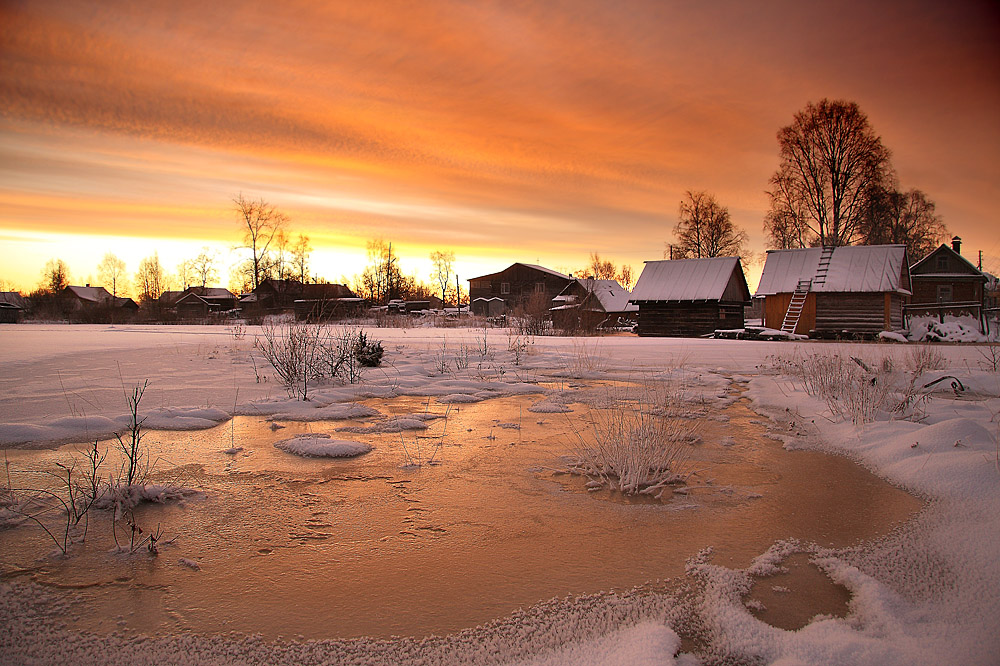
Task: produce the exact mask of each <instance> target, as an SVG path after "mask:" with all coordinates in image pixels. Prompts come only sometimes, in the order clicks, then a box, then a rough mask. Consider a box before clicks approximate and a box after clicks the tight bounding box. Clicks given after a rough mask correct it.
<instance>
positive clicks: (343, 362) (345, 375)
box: [254, 322, 385, 400]
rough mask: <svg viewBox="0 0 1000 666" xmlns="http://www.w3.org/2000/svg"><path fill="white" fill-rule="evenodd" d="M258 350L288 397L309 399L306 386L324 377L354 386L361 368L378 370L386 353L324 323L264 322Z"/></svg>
mask: <svg viewBox="0 0 1000 666" xmlns="http://www.w3.org/2000/svg"><path fill="white" fill-rule="evenodd" d="M261 335H262V338H263V339H261V338H257V340H256V341H255V342H254V346H255V347H256V348H257V349H258V350H259V351H260V353H261V354H262V355H263V356H264V358H265V359H266V360H267V362H268V363H270V364H271V367H273V368H274V371H275V373H277V375H278V379H279V380H281V383H282V385H283V386H284V387H285V390H286V391H288V395H289V396H293V397H297V398H299V399H301V400H308V399H309V387H310V385H312V384H314V383H315V382H317V381H320V380H322V379H325V378H330V379H334V378H336V379H339V380H341V381H343V382H346V383H350V384H356V383H357V382H359V381H360V380H361V369H362V368H363V367H377V366H378V365H380V364H381V362H382V356H383V354H384V353H385V350H384V349H383V348H382V342H381V341H380V340H369V339H368V337H367V335H366V334H365V332H364V331H363V330H361V329H357V328H343V329H336V330H334V329H332V328H331V327H330V326H328V325H326V324H304V323H299V322H289V323H284V324H275V323H265V324H264V325H263V326H262V327H261Z"/></svg>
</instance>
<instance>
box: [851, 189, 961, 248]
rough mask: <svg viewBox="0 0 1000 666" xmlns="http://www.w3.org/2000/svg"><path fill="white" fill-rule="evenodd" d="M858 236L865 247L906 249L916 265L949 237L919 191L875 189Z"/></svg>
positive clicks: (931, 203)
mask: <svg viewBox="0 0 1000 666" xmlns="http://www.w3.org/2000/svg"><path fill="white" fill-rule="evenodd" d="M860 235H861V240H862V242H863V243H864V244H865V245H883V244H889V243H895V244H900V245H906V250H907V254H908V255H909V256H910V259H912V260H914V261H916V260H917V259H919V258H921V257H923V256H925V255H927V254H929V253H930V252H931V251H932V250H934V249H935V248H936V247H937V246H938V245H939V244H941V242H942V241H944V239H946V238H947V237H948V235H949V234H948V229H947V227H945V225H944V223H943V222H942V221H941V218H940V216H938V214H937V213H936V212H935V206H934V202H933V201H931V200H930V199H928V198H927V195H926V194H924V193H923V192H921V191H920V190H910V191H909V192H900V191H899V190H898V189H896V188H895V187H893V188H885V187H877V188H873V190H872V191H871V192H870V193H869V194H868V209H867V214H866V215H865V217H864V219H863V220H862V225H861V230H860Z"/></svg>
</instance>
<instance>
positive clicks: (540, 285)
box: [535, 282, 545, 294]
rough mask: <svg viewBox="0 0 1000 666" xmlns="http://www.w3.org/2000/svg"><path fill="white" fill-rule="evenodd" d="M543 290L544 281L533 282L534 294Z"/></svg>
mask: <svg viewBox="0 0 1000 666" xmlns="http://www.w3.org/2000/svg"><path fill="white" fill-rule="evenodd" d="M543 291H545V283H544V282H536V283H535V293H536V294H540V293H542V292H543Z"/></svg>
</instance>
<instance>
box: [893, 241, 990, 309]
mask: <svg viewBox="0 0 1000 666" xmlns="http://www.w3.org/2000/svg"><path fill="white" fill-rule="evenodd" d="M910 278H911V279H912V281H913V296H912V298H911V299H910V305H908V306H907V308H906V311H907V313H908V314H909V315H933V316H936V317H939V318H943V317H944V315H946V314H951V315H963V314H970V315H972V316H974V317H976V318H977V319H980V320H981V319H982V317H983V308H984V305H985V296H986V293H985V287H986V283H987V278H986V275H985V274H984V273H983V272H982V271H980V270H979V269H978V268H976V267H975V266H973V265H972V264H971V263H970V262H969V261H968V260H966V259H965V257H963V256H962V239H961V238H959V237H958V236H955V237H954V238H952V239H951V247H948V246H947V245H944V244H942V245H941V246H940V247H939V248H937V249H936V250H934V251H933V252H931V253H930V254H928V255H927V256H926V257H924V258H923V259H921V260H920V261H918V262H917V263H915V264H913V265H912V266H910Z"/></svg>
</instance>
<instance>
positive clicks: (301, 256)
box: [291, 234, 312, 284]
mask: <svg viewBox="0 0 1000 666" xmlns="http://www.w3.org/2000/svg"><path fill="white" fill-rule="evenodd" d="M310 254H312V245H310V244H309V237H308V236H303V235H302V234H299V237H298V239H296V241H295V244H294V245H292V259H291V263H292V274H293V275H294V277H295V279H296V280H298V281H299V282H301V283H302V284H305V283H306V282H308V281H309V255H310Z"/></svg>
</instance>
